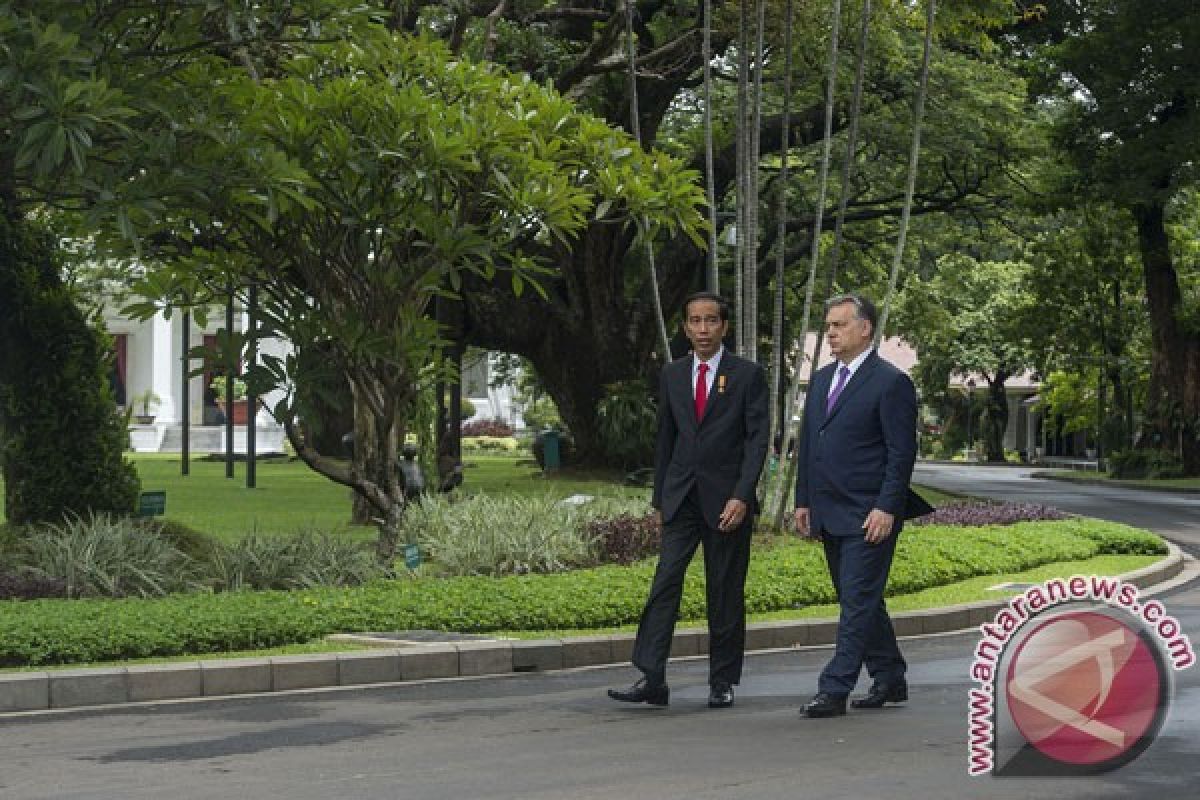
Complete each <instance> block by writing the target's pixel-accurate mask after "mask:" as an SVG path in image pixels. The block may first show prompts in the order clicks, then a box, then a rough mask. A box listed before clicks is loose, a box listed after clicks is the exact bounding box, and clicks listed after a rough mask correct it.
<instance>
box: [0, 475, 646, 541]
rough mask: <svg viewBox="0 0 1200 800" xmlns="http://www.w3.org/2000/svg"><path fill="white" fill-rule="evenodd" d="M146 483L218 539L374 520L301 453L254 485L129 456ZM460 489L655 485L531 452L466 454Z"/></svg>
mask: <svg viewBox="0 0 1200 800" xmlns="http://www.w3.org/2000/svg"><path fill="white" fill-rule="evenodd" d="M129 459H130V461H132V462H133V463H134V465H135V466H136V467H137V471H138V475H139V476H140V477H141V479H142V488H143V489H144V490H165V491H166V493H167V512H166V517H167V518H168V519H173V520H177V521H179V522H182V523H183V524H185V525H188V526H189V527H192V528H195V529H196V530H199V531H202V532H205V533H210V534H212V535H214V536H216V537H217V538H219V539H222V540H225V541H233V540H236V539H239V538H241V537H242V536H245V535H247V534H250V533H259V534H269V535H276V534H289V533H295V532H296V531H299V530H316V531H321V532H325V533H332V532H347V533H348V534H349V535H353V536H361V537H364V538H370V537H373V536H374V535H375V529H374V528H373V527H372V526H352V525H350V524H349V521H350V507H351V492H350V490H349V489H347V488H346V487H344V486H339V485H338V484H336V483H333V482H332V481H330V480H329V479H327V478H325V477H324V476H322V475H318V474H317V473H316V472H313V471H312V470H310V469H309V468H308V467H307V466H305V465H304V464H303V463H302V462H300V461H281V460H268V461H260V462H259V464H258V470H257V473H258V475H257V477H258V480H257V483H258V486H257V488H255V489H247V488H246V472H245V470H246V465H245V464H244V463H237V464H235V465H234V477H233V478H232V479H231V478H226V477H225V464H224V462H219V461H209V460H207V459H205V458H193V459H192V460H191V463H190V470H191V474H190V475H188V476H186V477H185V476H183V475H181V474H180V460H179V456H178V455H173V454H136V455H130V456H129ZM464 466H465V474H466V481H465V483H464V485H463V491H464V492H468V493H474V492H487V493H489V494H542V493H551V494H555V495H561V496H562V497H567V496H569V495H572V494H591V495H614V494H616V495H623V496H630V497H645V498H646V501H647V505H648V504H649V497H650V490H649V489H646V488H644V487H636V486H625V485H622V484H621V483H620V482H619V481H620V477H621V476H619V475H618V474H617V473H600V472H586V473H581V472H574V471H570V470H566V471H562V472H559V473H556V474H553V475H551V476H543V475H542V472H541V470H539V469H538V467H537V464H536V462H534V461H533V460H532V458H530V457H529V456H528V455H525V456H521V455H517V456H511V455H468V456H466V457H465V458H464ZM3 497H4V493H3V482H2V481H0V521H3V516H2V512H3Z"/></svg>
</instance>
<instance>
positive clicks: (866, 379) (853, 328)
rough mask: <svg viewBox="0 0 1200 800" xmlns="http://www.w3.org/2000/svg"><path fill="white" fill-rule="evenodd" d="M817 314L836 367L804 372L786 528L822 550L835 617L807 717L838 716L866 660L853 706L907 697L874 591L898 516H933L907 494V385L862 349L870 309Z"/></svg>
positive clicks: (853, 298) (871, 326)
mask: <svg viewBox="0 0 1200 800" xmlns="http://www.w3.org/2000/svg"><path fill="white" fill-rule="evenodd" d="M825 308H826V314H825V332H826V333H825V335H826V339H827V340H828V342H829V349H830V351H831V352H832V353H833V356H834V358H835V359H836V360H835V361H834V362H833V363H832V364H829V365H828V366H826V367H824V368H822V369H820V370H818V371H817V373H816V375H814V376H813V378H812V381H811V382H810V385H809V391H808V396H807V400H806V402H805V404H804V419H803V423H802V427H801V433H800V444H799V448H798V455H797V458H798V461H797V478H796V511H795V525H796V530H797V531H798V532H799V533H800V534H801V535H802V536H812V537H814V538H817V539H819V540H820V541H821V542H822V543H823V545H824V548H825V558H826V561H827V562H828V565H829V575H830V577H831V578H832V580H833V586H834V589H835V590H836V592H837V596H838V602H839V604H840V607H841V613H840V615H839V618H838V633H837V644H836V648H835V650H834V654H833V658H832V659H830V661H829V663H828V664H827V665H826V666H825V669H824V670H823V671H822V672H821V677H820V680H819V683H818V686H817V695H816V696H815V697H814V698H813V700H812V702H810V703H809V704H808V705H807V706H805V708H804V714H805V715H807V716H809V717H833V716H839V715H841V714H845V713H846V699H847V698H848V697H849V695H850V692H851V691H852V690H853V689H854V685H855V684H856V683H857V682H858V676H859V673H860V672H861V670H862V668H863V666H864V665H865V666H866V668H867V672H868V673H869V674H870V676H871V678H872V686H871V689H870V691H869V692H868V693H867V695H866V696H865V697H863V698H860V699H858V700H855V701H854V702H853V703H852V704H851V705H852V706H853V707H854V708H881V707H882V706H883V705H884V704H885V703H902V702H905V701H906V700H907V699H908V684H907V682H906V678H905V672H906V669H907V665H906V664H905V661H904V656H902V655H901V654H900V648H899V646H898V645H897V644H896V634H895V632H894V631H893V630H892V621H891V618H890V617H889V616H888V613H887V607H886V605H885V604H884V600H883V590H884V587H885V585H886V584H887V577H888V570H889V569H890V567H891V564H892V555H893V554H894V553H895V550H896V537H897V536H898V535H899V533H900V530H901V528H902V527H903V525H904V520H905V519H906V518H911V517H913V516H918V515H920V514H924V513H928V511H930V510H931V509H930V507H929V505H928V504H927V503H925V501H924V500H922V499H921V498H920V497H919V496H918V495H915V494H913V493H912V491H911V490H910V489H909V480H910V479H911V477H912V470H913V463H914V462H915V461H916V457H917V437H916V430H917V395H916V390H915V389H914V388H913V384H912V381H911V380H909V378H908V376H907V375H905V374H904V373H903V372H901V371H900V370H898V369H897V368H896V367H895V366H893V365H892V364H890V363H888V362H887V361H884V360H883V359H882V358H880V357H879V355H878V354H877V353H875V351H874V349H873V348H872V346H871V341H872V339H873V337H874V335H875V325H876V320H877V315H876V311H875V306H874V304H872V303H871V301H870V300H868V299H867V298H865V297H863V296H862V295H858V294H845V295H839V296H837V297H833V298H831V299H830V300H829V302H828V303H826V306H825Z"/></svg>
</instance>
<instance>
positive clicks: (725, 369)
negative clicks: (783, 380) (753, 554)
mask: <svg viewBox="0 0 1200 800" xmlns="http://www.w3.org/2000/svg"><path fill="white" fill-rule="evenodd" d="M767 417H768V406H767V379H766V376H765V375H764V373H763V369H762V367H760V366H759V365H758V364H755V363H754V362H753V361H747V360H746V359H744V358H739V357H738V356H735V355H734V354H733V353H730V352H729V350H728V349H727V350H725V352H724V353H722V355H721V365H720V367H718V369H717V374H716V376H715V377H714V379H713V387H712V391H711V392H710V393H709V396H708V404H707V407H706V408H705V411H704V419H702V420H700V421H697V420H696V406H695V400H694V397H693V389H692V355H691V354H690V353H689V354H688V355H687V356H686V357H684V358H680V359H677V360H675V361H672V362H671V363H670V364H667V365H666V366H665V367H663V370H662V374H661V375H660V377H659V390H658V437H657V440H656V446H655V458H654V496H653V499H652V501H651V502H652V503H653V505H654V507H655V508H657V509H659V510H660V511H661V512H662V517H663V521H664V522H670V521H671V518H672V517H674V516H675V513H676V512H677V511H678V510H679V506H680V505H682V504H683V501H684V498H686V497H687V495H688V492H690V491H691V489H692V487H693V486H695V487H696V489H697V490H698V491H697V493H698V496H699V498H700V505H701V510H702V512H703V514H704V519H705V521H706V522H707V523H708V525H709V527H711V528H716V527H717V523H718V521H719V519H720V516H721V511H722V510H723V509H724V508H725V503H726V502H727V501H728V500H729V499H730V498H731V497H736V498H738V499H739V500H742V501H744V502H745V503H746V505H747V506H748V507H749V509H750V513H751V514H754V513H756V512H757V510H758V503H757V498H756V496H755V490H756V487H757V486H758V476H759V473H761V472H762V467H763V462H764V461H765V460H766V457H767V446H768V439H769V437H770V434H769V431H768V426H769V420H768V418H767Z"/></svg>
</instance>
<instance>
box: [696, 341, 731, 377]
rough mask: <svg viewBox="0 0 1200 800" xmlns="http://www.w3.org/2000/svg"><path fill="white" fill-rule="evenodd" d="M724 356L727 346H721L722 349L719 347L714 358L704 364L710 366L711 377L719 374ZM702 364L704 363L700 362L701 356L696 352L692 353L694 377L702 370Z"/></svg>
mask: <svg viewBox="0 0 1200 800" xmlns="http://www.w3.org/2000/svg"><path fill="white" fill-rule="evenodd" d="M723 355H725V345H721V346H720V347H718V348H717V352H716V353H714V354H713V357H712V358H710V359H709V360H708V361H705V362H703V363H705V364H708V369H709V374H710V375H716V374H717V370H718V369H720V367H721V356H723ZM701 363H702V362H701V361H700V356H698V355H696V353H695V351H692V374H693V375H695V374H696V373H697V372H698V371H699V370H700V364H701Z"/></svg>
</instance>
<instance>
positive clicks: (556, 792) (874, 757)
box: [0, 469, 1200, 800]
mask: <svg viewBox="0 0 1200 800" xmlns="http://www.w3.org/2000/svg"><path fill="white" fill-rule="evenodd" d="M983 471H984V472H987V473H988V474H987V475H975V470H970V469H968V470H965V471H964V474H963V475H961V476H960V475H958V474H957V473H955V472H954V471H945V472H943V471H941V470H939V475H937V476H933V477H931V476H929V475H926V474H924V472H923V474H922V475H921V480H922V481H924V482H926V483H931V484H932V483H934V481H935V480H936V481H938V483H939V485H943V486H946V487H947V488H953V486H952V484H956V483H958V482H959V481H960V480H961V481H966V482H967V483H969V484H970V486H969V487H966V486H964V487H962V489H961V490H964V491H966V490H969V491H972V492H974V493H976V494H983V493H984V490H985V489H990V487H991V486H992V485H993V484H994V485H995V486H996V487H998V488H997V491H998V492H999V491H1003V492H1008V491H1013V492H1018V491H1019V488H1018V487H1023V488H1024V490H1025V491H1024V493H1023V494H1021V499H1032V500H1035V501H1040V502H1046V501H1049V500H1050V499H1051V498H1050V496H1049V494H1048V493H1046V492H1043V491H1042V488H1041V484H1031V483H1029V482H1022V481H1021V479H1020V478H1019V476H1015V474H1010V473H1009V472H1008V471H1002V472H997V471H988V470H983ZM1026 481H1027V479H1026ZM985 483H986V484H987V485H986V486H985ZM1049 493H1050V494H1053V495H1054V499H1055V501H1056V504H1058V505H1060V506H1063V507H1064V508H1071V507H1075V508H1084V507H1086V509H1087V510H1089V511H1090V512H1091V513H1092V514H1094V515H1097V516H1113V517H1119V518H1122V519H1129V520H1131V521H1138V522H1139V524H1143V525H1146V526H1147V527H1152V528H1155V529H1159V530H1162V531H1164V532H1167V533H1169V534H1171V535H1172V536H1173V537H1175V538H1179V539H1184V540H1188V541H1193V542H1195V541H1200V538H1198V537H1200V524H1197V520H1196V516H1195V515H1200V509H1198V508H1197V506H1196V505H1192V504H1189V503H1183V504H1182V505H1177V504H1176V502H1175V501H1174V499H1173V498H1172V497H1171V496H1169V495H1161V496H1160V495H1154V496H1151V495H1148V493H1146V494H1143V493H1136V494H1135V495H1134V497H1132V498H1126V497H1123V496H1122V497H1119V498H1116V499H1112V500H1109V499H1107V495H1106V494H1105V493H1100V495H1099V496H1096V495H1093V493H1092V492H1091V491H1090V490H1089V488H1088V487H1084V488H1076V487H1073V486H1071V485H1068V484H1054V485H1053V486H1052V487H1050V492H1049ZM1197 500H1200V498H1197ZM1110 509H1111V510H1113V512H1114V513H1113V514H1111V515H1110V514H1109V513H1107V512H1108V511H1109V510H1110ZM1156 509H1157V510H1156ZM1188 515H1191V516H1188ZM1181 518H1182V521H1181ZM1163 600H1164V602H1165V604H1166V605H1167V606H1168V609H1169V611H1170V612H1171V613H1172V614H1174V615H1175V616H1176V617H1178V618H1179V619H1180V620H1181V622H1182V623H1183V627H1184V630H1185V631H1187V632H1189V633H1190V634H1191V636H1192V639H1193V641H1194V642H1195V641H1200V589H1196V588H1185V589H1183V590H1181V591H1178V592H1176V593H1174V594H1172V595H1168V596H1166V597H1165V598H1163ZM977 639H978V635H977V634H958V635H952V636H941V637H930V638H924V639H914V640H908V641H906V642H905V643H904V645H903V648H904V650H905V653H906V655H907V657H908V659H909V662H910V674H909V677H910V681H911V702H910V703H909V704H908V705H907V706H906V707H895V708H888V709H885V710H882V711H876V712H851V713H850V714H849V715H848V716H846V717H842V718H838V719H833V720H807V719H803V718H801V717H800V716H799V715H798V714H797V710H798V709H799V707H800V706H801V705H802V704H803V703H804V702H805V701H806V700H807V699H808V697H809V696H810V695H811V693H812V691H813V689H814V687H815V682H816V675H817V672H818V671H819V670H820V667H821V666H822V665H823V664H824V662H825V660H826V659H827V658H828V650H826V649H823V648H818V649H801V650H792V651H787V652H778V653H769V654H753V655H751V656H749V657H748V659H747V672H746V676H745V680H744V682H743V685H742V686H741V687H740V689H739V693H738V699H737V705H736V706H735V707H734V708H732V709H728V710H720V711H710V710H709V709H707V708H706V707H705V703H704V700H705V697H706V692H707V686H706V683H705V663H704V661H703V660H689V661H683V662H677V663H674V664H673V665H672V668H671V671H670V674H669V679H670V681H671V684H672V690H673V695H672V703H671V706H670V707H669V708H667V709H651V708H646V707H632V706H622V705H619V704H616V703H613V702H611V701H609V700H608V699H607V698H605V697H604V689H605V688H606V687H608V686H613V685H623V684H625V683H627V682H628V681H629V680H630V679H631V677H632V672H631V671H630V669H628V668H597V669H585V670H575V671H564V672H559V673H554V674H544V675H535V674H530V675H512V676H505V677H500V678H485V679H477V680H451V681H437V682H428V683H423V684H410V685H393V686H386V687H377V688H365V689H350V690H329V691H322V692H306V693H296V694H292V695H283V696H280V695H273V696H269V697H243V698H236V699H229V700H219V701H211V700H210V701H189V702H181V703H177V704H158V705H153V706H141V707H124V708H119V709H113V710H96V711H77V712H66V713H50V714H40V715H31V716H10V717H0V797H3V798H6V799H7V798H15V799H19V800H38V799H40V798H55V800H66V799H67V798H88V799H89V800H90V799H92V798H102V799H103V800H110V799H111V800H125V799H126V798H128V799H129V800H136V799H140V798H171V799H172V800H175V799H179V800H184V799H187V800H190V799H191V798H221V800H229V799H230V798H250V799H252V800H260V799H262V798H289V800H307V799H308V798H313V799H314V800H315V798H322V799H324V798H338V800H353V799H356V798H405V799H408V798H413V799H414V800H440V799H441V798H445V799H446V800H451V799H452V800H470V799H471V798H489V799H493V798H495V799H499V798H581V799H585V800H586V799H590V798H597V799H599V798H604V799H605V800H632V798H639V799H641V798H662V799H664V800H670V799H671V798H681V799H682V798H688V799H689V800H695V799H698V798H721V799H726V798H731V799H732V798H736V799H738V800H742V799H745V800H767V799H768V798H788V799H789V800H791V799H792V798H854V800H870V798H921V799H924V798H955V799H956V800H957V799H958V798H963V797H987V798H1054V799H1055V800H1073V799H1074V798H1114V799H1115V798H1153V799H1154V800H1167V798H1192V797H1195V796H1196V792H1197V789H1196V787H1197V785H1200V784H1198V781H1200V667H1195V668H1193V669H1191V670H1187V671H1184V672H1182V673H1179V674H1178V676H1177V684H1176V692H1175V699H1174V702H1173V704H1172V706H1171V711H1170V717H1169V719H1168V721H1167V723H1166V725H1165V726H1164V728H1163V730H1162V733H1161V734H1160V736H1159V737H1158V739H1157V740H1156V742H1155V743H1154V744H1153V745H1152V746H1151V747H1150V749H1149V750H1148V751H1147V752H1146V753H1145V754H1144V755H1143V756H1142V757H1141V758H1139V759H1137V760H1136V761H1134V762H1133V763H1131V764H1129V765H1127V766H1126V767H1124V768H1122V769H1120V770H1117V771H1115V772H1111V773H1107V774H1105V775H1103V776H1098V777H1090V778H1072V779H1066V778H1059V779H1021V778H992V777H984V778H970V777H968V775H967V771H966V767H967V752H966V745H965V738H966V693H967V690H968V688H969V686H970V681H969V676H968V669H969V661H970V656H971V652H972V650H973V648H974V646H975V643H976V641H977Z"/></svg>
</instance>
